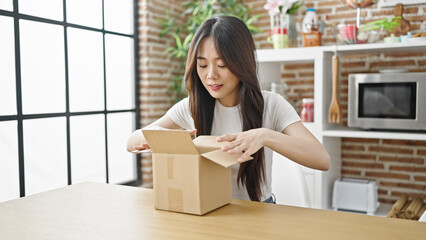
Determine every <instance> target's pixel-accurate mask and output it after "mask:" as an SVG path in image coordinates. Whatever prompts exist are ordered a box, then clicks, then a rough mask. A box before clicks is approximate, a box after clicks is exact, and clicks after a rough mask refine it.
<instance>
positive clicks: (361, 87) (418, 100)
mask: <svg viewBox="0 0 426 240" xmlns="http://www.w3.org/2000/svg"><path fill="white" fill-rule="evenodd" d="M348 126H349V127H360V128H363V129H390V130H426V73H380V74H349V76H348Z"/></svg>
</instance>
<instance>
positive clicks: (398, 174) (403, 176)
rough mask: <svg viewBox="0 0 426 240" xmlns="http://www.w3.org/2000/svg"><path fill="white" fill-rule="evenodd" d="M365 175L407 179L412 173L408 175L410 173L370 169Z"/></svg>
mask: <svg viewBox="0 0 426 240" xmlns="http://www.w3.org/2000/svg"><path fill="white" fill-rule="evenodd" d="M365 176H367V177H379V178H393V179H405V180H409V179H410V175H408V174H400V173H389V172H370V171H367V172H366V173H365Z"/></svg>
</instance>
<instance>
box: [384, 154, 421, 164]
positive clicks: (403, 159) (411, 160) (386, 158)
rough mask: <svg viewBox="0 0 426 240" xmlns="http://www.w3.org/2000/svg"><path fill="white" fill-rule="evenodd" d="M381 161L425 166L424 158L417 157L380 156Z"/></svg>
mask: <svg viewBox="0 0 426 240" xmlns="http://www.w3.org/2000/svg"><path fill="white" fill-rule="evenodd" d="M379 161H382V162H401V163H417V164H423V163H424V160H423V159H422V158H415V157H390V156H380V157H379Z"/></svg>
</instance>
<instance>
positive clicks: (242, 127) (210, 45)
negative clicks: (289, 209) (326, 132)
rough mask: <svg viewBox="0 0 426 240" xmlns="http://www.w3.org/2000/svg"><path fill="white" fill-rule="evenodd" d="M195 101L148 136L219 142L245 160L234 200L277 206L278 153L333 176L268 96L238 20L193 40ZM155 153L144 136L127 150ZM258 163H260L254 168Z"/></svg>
mask: <svg viewBox="0 0 426 240" xmlns="http://www.w3.org/2000/svg"><path fill="white" fill-rule="evenodd" d="M185 82H186V88H187V90H188V93H189V97H188V98H185V99H183V100H182V101H180V102H179V103H177V104H176V105H174V106H173V107H172V108H171V109H170V110H169V111H167V113H166V114H165V115H164V116H163V117H162V118H160V119H159V120H157V121H155V122H153V123H152V124H150V125H149V126H147V127H146V128H145V129H147V128H151V129H152V128H157V129H158V128H164V129H187V130H188V132H189V134H191V135H194V134H197V135H213V136H219V137H218V138H217V141H219V142H222V141H227V142H229V144H227V145H226V146H225V147H223V148H222V150H223V151H227V152H228V153H229V154H235V153H241V152H242V153H243V154H242V155H241V157H240V158H239V159H238V160H239V162H241V163H240V164H237V165H234V166H233V167H232V197H233V198H236V199H244V200H253V201H267V202H270V200H271V195H272V193H271V167H272V150H273V151H275V152H277V153H279V154H282V155H283V156H285V157H287V158H289V159H291V160H293V161H295V162H297V163H299V164H302V165H304V166H307V167H310V168H315V169H319V170H327V169H328V168H329V164H330V158H329V155H328V153H327V152H326V151H325V149H324V148H323V146H322V145H321V143H319V142H318V141H317V139H316V138H315V137H314V136H313V135H312V134H311V133H310V132H309V131H308V130H307V129H306V128H305V127H304V125H303V124H302V122H301V121H300V118H299V116H298V115H297V113H296V111H295V110H294V109H293V108H292V107H291V105H290V104H289V103H288V102H287V101H286V100H285V99H284V98H283V97H282V96H280V95H278V94H274V93H271V92H268V91H261V90H260V85H259V81H258V79H257V74H256V57H255V45H254V41H253V38H252V36H251V33H250V31H249V30H248V28H247V27H246V25H245V24H244V22H242V21H241V20H239V19H238V18H235V17H229V16H221V17H215V18H211V19H208V20H206V21H205V22H204V23H203V24H202V25H201V26H200V27H199V29H198V30H197V32H196V33H195V35H194V38H193V40H192V43H191V46H190V49H189V53H188V58H187V61H186V71H185ZM147 148H149V146H148V145H147V143H146V141H145V138H144V137H143V134H142V131H141V130H136V131H135V132H134V133H133V134H132V135H131V136H130V137H129V140H128V143H127V150H128V151H129V152H134V151H135V150H136V151H141V150H144V149H147ZM250 156H252V157H253V158H254V159H253V160H251V161H247V162H246V160H248V158H250Z"/></svg>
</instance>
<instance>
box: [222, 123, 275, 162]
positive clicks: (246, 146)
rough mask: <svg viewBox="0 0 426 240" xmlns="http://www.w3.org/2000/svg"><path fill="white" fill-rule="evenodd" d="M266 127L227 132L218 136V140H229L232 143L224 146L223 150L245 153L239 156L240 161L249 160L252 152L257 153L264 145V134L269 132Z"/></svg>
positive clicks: (231, 152)
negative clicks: (232, 132)
mask: <svg viewBox="0 0 426 240" xmlns="http://www.w3.org/2000/svg"><path fill="white" fill-rule="evenodd" d="M267 130H268V129H265V128H256V129H251V130H248V131H245V132H240V133H234V134H226V135H223V136H220V137H218V138H217V139H216V140H217V141H218V142H224V141H229V142H230V143H229V144H227V145H226V146H223V147H222V151H224V152H228V153H229V154H235V153H241V152H242V153H243V154H242V155H241V157H239V158H238V160H237V161H238V162H240V163H241V162H245V161H247V160H249V159H250V158H251V157H250V156H251V155H252V154H254V153H256V152H257V151H258V150H259V149H260V148H262V147H263V146H264V136H265V135H266V134H267Z"/></svg>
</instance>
